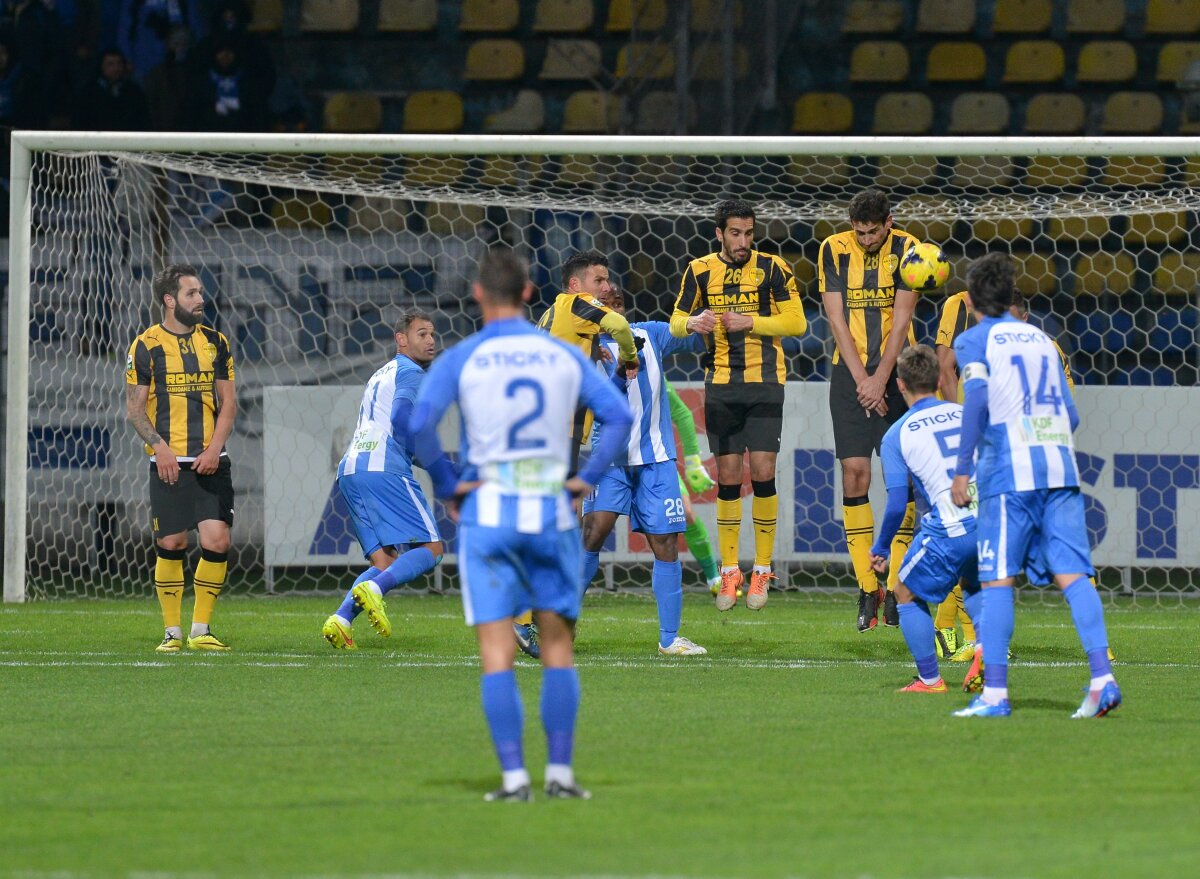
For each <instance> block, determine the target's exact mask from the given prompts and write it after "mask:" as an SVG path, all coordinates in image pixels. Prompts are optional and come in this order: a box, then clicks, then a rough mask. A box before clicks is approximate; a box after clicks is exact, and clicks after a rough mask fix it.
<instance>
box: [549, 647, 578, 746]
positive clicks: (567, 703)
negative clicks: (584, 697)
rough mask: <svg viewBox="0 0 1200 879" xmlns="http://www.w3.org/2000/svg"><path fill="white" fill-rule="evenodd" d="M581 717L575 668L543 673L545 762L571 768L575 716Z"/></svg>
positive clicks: (551, 669)
mask: <svg viewBox="0 0 1200 879" xmlns="http://www.w3.org/2000/svg"><path fill="white" fill-rule="evenodd" d="M578 713H579V674H578V673H577V672H576V671H575V669H574V668H573V667H572V668H547V669H543V670H542V728H543V729H545V730H546V762H547V763H559V764H562V765H563V766H570V765H571V752H572V750H574V748H575V715H576V714H578Z"/></svg>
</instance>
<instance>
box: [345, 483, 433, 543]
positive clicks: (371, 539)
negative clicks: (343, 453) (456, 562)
mask: <svg viewBox="0 0 1200 879" xmlns="http://www.w3.org/2000/svg"><path fill="white" fill-rule="evenodd" d="M337 485H338V490H339V491H341V493H342V497H344V498H345V499H346V506H348V507H349V508H350V517H351V518H352V519H353V520H354V532H355V533H356V534H357V535H358V542H359V543H360V544H361V545H362V550H363V555H365V556H367V557H368V558H370V556H371V553H373V552H375V550H377V549H380V548H382V547H385V546H404V545H406V544H414V543H417V544H420V543H437V542H439V541H440V540H441V539H442V538H441V536H440V535H439V534H438V529H437V523H436V522H435V521H434V518H433V512H432V511H431V510H430V509H429V501H427V500H425V493H424V492H423V491H421V484H420V483H419V482H417V481H416V480H415V479H413V478H411V477H408V476H402V475H401V474H399V473H377V472H361V473H351V474H349V475H347V476H339V477H338V481H337Z"/></svg>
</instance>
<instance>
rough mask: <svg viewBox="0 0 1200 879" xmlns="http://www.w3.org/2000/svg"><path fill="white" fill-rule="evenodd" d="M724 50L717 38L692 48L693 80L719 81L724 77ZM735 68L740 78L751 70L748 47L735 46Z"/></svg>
mask: <svg viewBox="0 0 1200 879" xmlns="http://www.w3.org/2000/svg"><path fill="white" fill-rule="evenodd" d="M723 55H724V53H723V50H722V47H721V45H720V44H719V43H718V42H717V41H716V40H709V41H708V42H706V43H703V44H701V45H699V46H697V47H696V48H695V49H693V50H692V66H691V74H692V80H693V81H695V82H719V81H720V80H721V79H722V78H724V76H725V73H724V70H723V69H722V68H723V60H722V59H723ZM733 69H734V71H735V75H736V76H737V78H738V79H741V78H743V77H745V76H746V74H747V73H749V72H750V53H749V52H747V51H746V47H745V46H742V45H740V44H739V45H736V46H734V47H733Z"/></svg>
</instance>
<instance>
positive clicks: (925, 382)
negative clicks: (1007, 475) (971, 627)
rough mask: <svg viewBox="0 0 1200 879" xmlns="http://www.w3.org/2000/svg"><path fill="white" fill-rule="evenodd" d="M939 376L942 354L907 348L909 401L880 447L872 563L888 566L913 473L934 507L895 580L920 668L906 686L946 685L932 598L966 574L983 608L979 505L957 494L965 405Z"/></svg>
mask: <svg viewBox="0 0 1200 879" xmlns="http://www.w3.org/2000/svg"><path fill="white" fill-rule="evenodd" d="M938 377H939V374H938V360H937V355H936V354H934V353H933V349H932V348H930V347H929V346H928V345H917V346H915V347H912V348H906V349H905V350H904V351H902V352H901V353H900V357H899V359H898V360H897V361H896V380H897V383H898V385H899V387H900V392H901V393H902V394H903V395H904V402H905V403H906V404H907V406H908V407H909V408H908V411H907V412H906V413H905V414H904V416H903V417H901V419H900V420H899V421H897V422H896V423H895V424H893V425H892V426H891V427H890V428H888V431H887V433H885V434H884V436H883V442H882V444H881V447H880V459H881V460H882V462H883V477H884V483H885V484H886V485H887V492H888V499H887V511H886V512H885V513H884V517H883V525H882V526H881V528H880V530H879V536H878V537H877V538H876V539H875V545H874V546H873V547H871V565H872V567H873V568H874V569H875V570H876V571H878V572H879V573H881V574H882V573H884V572H886V571H887V568H888V555H889V553H890V552H891V549H890V547H891V545H892V539H893V538H894V537H895V536H896V532H897V531H898V530H899V529H900V524H901V522H902V521H903V520H904V514H905V510H906V508H907V506H908V500H909V494H908V491H909V480H910V479H911V480H912V487H913V490H914V491H915V492H916V494H917V496H918V498H919V500H920V501H922V502H923V506H924V507H925V508H927V509H928V510H929V512H927V513H926V514H925V515H924V516H923V517H922V519H921V530H920V532H919V535H918V539H917V541H916V542H915V543H913V544H912V546H911V547H909V549H908V551H907V552H906V553H905V554H904V560H903V562H902V563H901V564H900V572H899V580H898V581H897V583H896V601H897V609H898V610H899V614H900V631H901V632H902V633H903V635H904V641H905V643H907V644H908V649H909V652H911V653H912V656H913V660H914V661H915V662H916V664H917V675H918V676H917V679H916V680H915V681H913V682H912V683H911V684H909V685H908V686H907V687H904V688H903V689H902V690H901V691H900V692H902V693H944V692H946V682H945V681H943V680H942V676H941V673H940V672H939V671H938V663H937V648H936V644H935V641H934V627H933V617H932V616H931V615H930V612H929V604H928V603H927V602H932V603H933V604H935V605H937V604H941V602H943V601H945V599H946V596H947V595H949V594H950V592H951V590H953V589H954V587H955V586H956V585H958V581H959V579H960V578H962V579H963V580H964V584H965V587H966V588H965V589H964V590H963V594H964V597H965V601H964V603H965V605H966V609H967V613H968V614H970V615H971V617H972V618H975V617H976V616H977V615H978V611H979V602H980V595H979V580H978V578H977V576H976V573H977V567H976V557H975V506H974V505H973V504H972V505H970V506H967V507H959V506H957V505H956V504H955V503H954V502H953V501H952V500H951V498H950V486H951V481H952V480H953V479H954V467H955V465H956V464H957V462H958V444H959V439H960V437H961V434H962V406H960V405H958V403H949V402H944V401H942V400H939V399H938V398H937V396H936V394H937V389H938Z"/></svg>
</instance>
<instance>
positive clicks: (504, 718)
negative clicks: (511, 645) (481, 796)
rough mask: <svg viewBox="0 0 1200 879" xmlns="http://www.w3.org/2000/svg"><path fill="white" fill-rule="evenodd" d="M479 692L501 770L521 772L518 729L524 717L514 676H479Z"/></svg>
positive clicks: (507, 673) (522, 757)
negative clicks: (518, 770) (517, 770)
mask: <svg viewBox="0 0 1200 879" xmlns="http://www.w3.org/2000/svg"><path fill="white" fill-rule="evenodd" d="M479 689H480V692H481V694H482V696H483V714H484V717H486V718H487V723H488V729H489V730H491V733H492V744H493V745H494V746H495V748H496V756H497V757H498V758H499V759H500V768H501V769H502V770H503V771H505V772H509V771H511V770H514V769H524V768H525V752H524V750H523V749H522V747H521V728H522V727H523V726H524V725H525V716H524V714H523V713H522V711H521V694H520V693H519V692H518V691H517V676H516V674H514V673H513V670H512V669H509V670H508V671H497V672H492V673H491V674H486V675H482V676H481V677H480V679H479Z"/></svg>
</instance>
